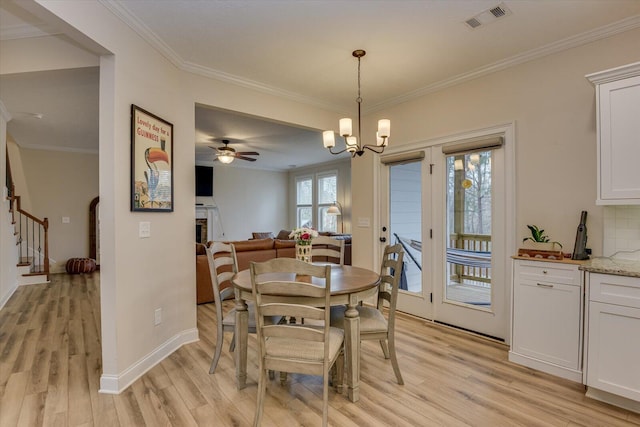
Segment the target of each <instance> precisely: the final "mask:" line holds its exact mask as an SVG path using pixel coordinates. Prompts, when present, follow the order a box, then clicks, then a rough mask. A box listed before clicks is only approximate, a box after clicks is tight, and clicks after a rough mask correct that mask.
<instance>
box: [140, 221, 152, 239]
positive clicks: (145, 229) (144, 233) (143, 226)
mask: <svg viewBox="0 0 640 427" xmlns="http://www.w3.org/2000/svg"><path fill="white" fill-rule="evenodd" d="M138 236H139V237H140V238H141V239H145V238H147V237H151V223H150V222H149V221H140V223H139V224H138Z"/></svg>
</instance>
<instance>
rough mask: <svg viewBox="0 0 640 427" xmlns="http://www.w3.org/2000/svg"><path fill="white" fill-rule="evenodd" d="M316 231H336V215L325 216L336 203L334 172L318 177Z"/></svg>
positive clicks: (336, 187)
mask: <svg viewBox="0 0 640 427" xmlns="http://www.w3.org/2000/svg"><path fill="white" fill-rule="evenodd" d="M317 182H318V231H334V232H335V231H337V230H338V221H337V216H336V215H327V210H328V209H329V208H330V207H331V205H333V203H334V202H335V201H336V198H337V197H336V196H337V193H338V175H337V174H336V173H335V172H331V173H326V174H322V175H318V178H317Z"/></svg>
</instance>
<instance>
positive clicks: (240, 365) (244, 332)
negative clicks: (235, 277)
mask: <svg viewBox="0 0 640 427" xmlns="http://www.w3.org/2000/svg"><path fill="white" fill-rule="evenodd" d="M235 335H236V348H235V358H236V379H237V385H238V390H241V389H243V388H245V386H246V385H247V346H248V343H247V341H248V340H249V311H248V309H247V303H246V302H245V301H244V300H243V299H241V298H240V295H239V291H238V290H237V289H236V331H235Z"/></svg>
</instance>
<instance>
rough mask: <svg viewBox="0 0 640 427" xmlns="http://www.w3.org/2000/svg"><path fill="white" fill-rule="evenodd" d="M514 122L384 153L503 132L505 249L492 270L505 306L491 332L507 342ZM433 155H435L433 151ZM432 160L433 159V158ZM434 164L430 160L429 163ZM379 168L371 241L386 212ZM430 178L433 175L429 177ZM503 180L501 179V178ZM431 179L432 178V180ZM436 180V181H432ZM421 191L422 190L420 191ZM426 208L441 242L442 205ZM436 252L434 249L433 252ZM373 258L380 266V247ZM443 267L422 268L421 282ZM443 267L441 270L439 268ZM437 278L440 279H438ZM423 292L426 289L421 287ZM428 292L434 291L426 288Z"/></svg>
mask: <svg viewBox="0 0 640 427" xmlns="http://www.w3.org/2000/svg"><path fill="white" fill-rule="evenodd" d="M515 125H516V124H515V122H508V123H504V124H499V125H495V126H491V127H487V128H483V129H477V130H473V131H468V132H461V133H458V134H453V135H448V136H445V137H440V138H435V139H431V140H426V141H419V142H415V143H410V144H405V145H402V146H399V147H392V148H388V149H386V150H385V154H387V153H388V154H399V153H405V152H409V151H416V150H423V149H426V148H429V147H439V146H442V145H444V144H447V143H452V142H455V141H459V140H463V139H470V138H481V137H483V136H487V135H495V134H502V135H504V145H503V147H502V148H501V149H502V150H504V153H503V154H504V173H503V177H504V182H503V183H501V189H500V191H501V192H503V194H504V198H505V203H504V209H503V212H502V213H501V215H502V219H501V224H503V227H504V239H503V242H502V245H503V248H504V251H503V252H502V253H499V254H497V256H496V257H494V258H495V259H494V261H493V262H494V268H495V271H496V272H497V273H498V274H499V275H500V276H501V277H500V280H504V284H503V285H504V286H502V287H501V288H502V289H503V291H502V292H503V295H502V297H503V298H502V299H503V301H504V307H501V308H500V310H501V313H500V319H501V320H500V321H501V325H502V326H501V328H500V331H499V333H495V335H494V334H492V335H493V336H498V337H500V338H504V339H505V342H507V343H509V335H510V333H509V329H510V313H511V283H512V274H513V272H512V268H511V255H512V254H515V252H516V249H517V242H516V230H515V228H516V200H515V189H516V174H515V159H516V141H515ZM433 155H435V154H433ZM432 160H433V158H432ZM425 163H427V165H426V166H427V167H429V162H428V161H426V160H425ZM431 163H433V161H432V162H431ZM382 168H387V166H386V165H383V164H382V163H380V162H377V165H376V166H374V168H373V178H374V182H375V188H377V189H378V191H375V192H374V196H373V202H374V206H376V209H374V212H373V225H374V227H373V229H372V231H373V233H374V236H373V239H374V241H376V242H377V241H379V240H378V239H379V237H380V235H381V234H380V233H381V225H382V223H381V221H382V220H383V218H386V217H385V215H386V214H385V213H384V212H383V210H384V209H385V206H383V203H386V196H384V195H383V194H381V192H382V191H381V190H382V189H383V188H384V189H386V188H387V185H386V184H385V185H383V183H382V179H383V178H386V177H387V175H386V174H385V173H383V170H382ZM432 177H433V176H432ZM501 179H502V178H501ZM432 181H434V180H433V179H432ZM435 181H437V180H435ZM440 184H442V183H436V182H434V183H433V185H434V186H435V185H440ZM423 194H424V191H423ZM425 203H426V201H423V206H425ZM425 208H428V209H430V211H429V214H428V215H429V217H430V218H433V219H434V224H436V223H437V224H438V226H435V227H433V229H434V235H433V239H431V240H433V241H436V240H437V241H438V242H440V241H442V242H444V240H443V239H444V238H445V236H444V227H445V226H444V223H443V222H442V221H443V220H444V213H443V212H439V211H441V210H442V209H441V206H436V203H431V206H426V207H425ZM429 228H431V226H430V225H425V227H423V235H425V233H426V235H427V236H428V235H429ZM437 230H439V231H438V233H439V235H437V234H438V233H436V231H437ZM426 242H427V240H426V239H425V240H423V245H424V244H426ZM438 246H440V248H438ZM444 248H445V246H444V245H442V244H440V245H435V247H434V249H435V250H444ZM432 252H435V251H432ZM373 260H374V265H379V263H380V251H379V250H377V249H376V250H374V254H373ZM430 264H431V265H433V266H436V263H435V253H434V255H433V256H432V257H430ZM444 268H445V267H444V266H439V267H438V266H436V268H434V269H433V271H432V272H426V271H423V283H424V281H425V280H426V278H425V277H424V275H425V274H432V275H434V276H433V277H430V278H429V280H428V281H429V282H430V283H438V282H436V279H438V276H439V277H444V276H443V274H444ZM439 269H440V270H442V271H439ZM438 280H439V279H438ZM423 291H425V290H424V289H423ZM429 291H430V292H431V291H433V290H429ZM434 315H436V316H437V314H435V313H434Z"/></svg>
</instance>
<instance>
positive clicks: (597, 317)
mask: <svg viewBox="0 0 640 427" xmlns="http://www.w3.org/2000/svg"><path fill="white" fill-rule="evenodd" d="M588 355H589V357H588V359H587V385H588V386H590V387H594V388H597V389H600V390H603V391H607V392H609V393H614V394H617V395H620V396H623V397H626V398H629V399H632V400H636V401H640V308H633V307H623V306H619V305H613V304H604V303H601V302H595V301H591V302H590V303H589V344H588Z"/></svg>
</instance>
